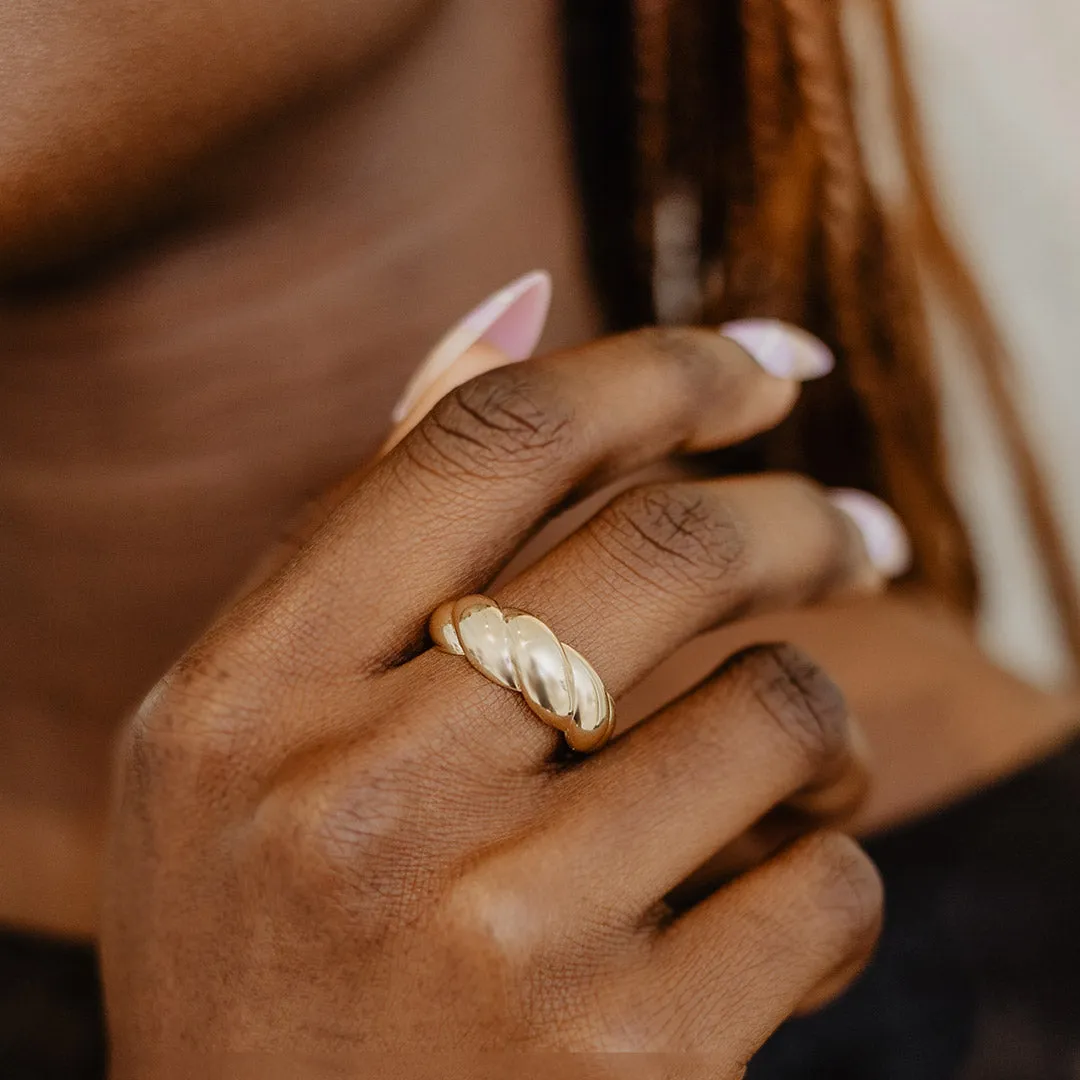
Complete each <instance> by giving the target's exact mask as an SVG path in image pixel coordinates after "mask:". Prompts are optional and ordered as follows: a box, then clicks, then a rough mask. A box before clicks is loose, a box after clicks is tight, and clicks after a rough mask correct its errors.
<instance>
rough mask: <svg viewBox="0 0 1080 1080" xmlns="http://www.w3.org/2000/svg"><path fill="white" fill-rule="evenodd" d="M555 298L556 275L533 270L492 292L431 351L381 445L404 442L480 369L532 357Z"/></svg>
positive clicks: (388, 447) (411, 382)
mask: <svg viewBox="0 0 1080 1080" xmlns="http://www.w3.org/2000/svg"><path fill="white" fill-rule="evenodd" d="M550 304H551V277H550V276H549V275H548V274H547V273H546V272H545V271H543V270H534V271H533V272H532V273H529V274H526V275H525V276H524V277H521V278H518V279H517V280H516V281H513V282H511V283H510V284H509V285H507V286H506V287H505V288H503V289H500V290H499V291H498V292H497V293H494V294H493V295H492V296H489V297H488V298H487V299H486V300H485V301H484V302H483V303H482V304H480V305H479V306H478V307H477V308H475V309H474V310H473V311H471V312H470V313H469V314H468V315H466V316H465V318H464V319H462V320H461V321H460V322H459V323H458V324H457V325H456V326H455V327H454V328H453V329H452V330H450V331H449V332H448V333H447V334H446V335H445V336H444V337H443V339H442V340H441V341H440V342H439V343H438V344H437V345H436V346H435V348H434V349H432V351H431V352H430V353H429V354H428V356H427V359H425V360H424V362H423V363H422V364H421V365H420V367H419V368H418V369H417V371H416V373H415V374H414V375H413V377H412V379H410V380H409V384H408V386H406V387H405V391H404V393H403V394H402V396H401V400H400V401H399V402H398V404H397V406H396V407H395V408H394V412H393V419H394V421H395V426H394V428H393V430H392V431H391V432H390V435H389V437H388V438H387V440H386V442H385V443H384V444H383V446H382V448H381V450H380V451H379V456H380V457H381V456H382V455H383V454H385V453H387V451H389V450H390V449H391V448H392V447H394V446H395V445H396V444H397V443H399V442H400V441H401V440H402V439H403V438H404V437H405V436H406V435H407V434H408V433H409V432H410V431H411V430H412V429H413V428H414V427H415V426H416V425H417V424H418V423H419V422H420V421H421V420H422V419H423V418H424V417H425V416H426V415H427V414H428V413H429V412H430V411H431V409H432V407H433V406H434V405H435V403H436V402H437V401H439V400H440V399H441V398H443V397H445V396H446V395H447V394H448V393H450V391H451V390H454V389H456V388H457V387H459V386H461V385H462V383H466V382H468V381H469V380H470V379H473V378H475V377H476V376H477V375H482V374H483V373H484V372H485V371H491V370H493V369H494V368H499V367H504V366H505V365H506V364H511V363H516V362H517V361H520V360H527V359H528V358H529V357H530V356H531V355H532V353H533V350H534V349H535V348H536V346H537V343H538V342H539V340H540V335H541V334H542V333H543V331H544V325H545V324H546V322H547V315H548V308H549V306H550Z"/></svg>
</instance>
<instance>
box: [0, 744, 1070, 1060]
mask: <svg viewBox="0 0 1080 1080" xmlns="http://www.w3.org/2000/svg"><path fill="white" fill-rule="evenodd" d="M868 847H869V850H870V853H871V854H872V855H873V857H874V859H875V861H876V862H877V864H878V866H879V867H880V868H881V871H882V875H883V877H884V879H885V888H886V896H887V913H886V921H885V930H884V934H883V937H882V941H881V947H880V950H879V952H878V955H877V958H876V960H875V961H874V963H873V964H872V965H871V967H870V969H869V970H868V971H867V973H866V975H864V976H863V978H862V980H861V981H860V982H859V983H858V984H857V985H856V986H855V987H854V989H853V990H851V991H850V992H849V993H848V994H847V995H846V996H845V997H844V998H842V999H841V1000H840V1001H838V1002H837V1003H836V1004H834V1005H832V1006H831V1007H829V1008H828V1009H826V1010H825V1011H823V1012H821V1013H819V1014H818V1015H816V1016H813V1017H809V1018H807V1019H803V1020H798V1021H794V1022H792V1023H791V1024H789V1025H787V1026H786V1027H785V1028H783V1029H782V1030H781V1031H780V1032H779V1033H778V1034H777V1035H776V1036H775V1037H774V1038H773V1039H772V1041H771V1042H770V1043H769V1044H768V1045H767V1046H766V1047H765V1049H764V1050H763V1051H762V1052H761V1053H760V1054H759V1055H758V1056H757V1057H756V1058H755V1059H754V1061H753V1062H752V1063H751V1066H750V1071H749V1074H748V1080H1077V1078H1078V1077H1080V743H1078V744H1075V745H1074V746H1072V747H1071V748H1070V749H1068V750H1067V751H1065V752H1064V753H1062V754H1059V755H1058V756H1056V757H1054V758H1052V759H1050V760H1048V761H1045V762H1043V763H1042V764H1040V765H1038V766H1036V767H1034V768H1032V769H1029V770H1027V771H1026V772H1024V773H1022V774H1020V775H1018V776H1016V777H1014V778H1013V779H1011V780H1008V781H1006V782H1004V783H1002V784H999V785H997V786H996V787H994V788H992V789H990V790H988V791H986V792H984V793H982V794H981V795H978V796H977V797H974V798H972V799H969V800H967V801H966V802H963V803H961V804H958V805H957V806H955V807H953V808H952V809H950V810H947V811H944V812H943V813H939V814H936V815H934V816H933V817H930V818H927V819H926V820H924V821H921V822H918V823H916V824H914V825H910V826H908V827H906V828H904V829H902V830H899V831H896V832H894V833H891V834H890V835H888V836H885V837H882V838H881V839H879V840H876V841H874V842H873V843H871V844H869V845H868ZM101 1025H102V1018H101V1006H100V1001H99V997H98V990H97V981H96V974H95V968H94V960H93V953H92V951H91V950H90V949H88V948H82V947H78V946H73V945H63V944H59V943H56V942H51V941H46V940H43V939H37V938H30V937H26V936H21V935H18V934H8V935H6V936H4V935H0V1077H2V1078H3V1080H54V1078H55V1080H61V1078H63V1080H99V1078H100V1077H102V1076H103V1075H104V1065H103V1061H104V1042H103V1038H102V1035H101V1030H102V1027H101Z"/></svg>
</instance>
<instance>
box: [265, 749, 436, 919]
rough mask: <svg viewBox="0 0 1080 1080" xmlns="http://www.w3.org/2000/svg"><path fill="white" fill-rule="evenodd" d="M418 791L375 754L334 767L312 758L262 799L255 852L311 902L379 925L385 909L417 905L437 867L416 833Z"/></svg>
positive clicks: (393, 910) (396, 910)
mask: <svg viewBox="0 0 1080 1080" xmlns="http://www.w3.org/2000/svg"><path fill="white" fill-rule="evenodd" d="M337 753H338V754H340V750H338V751H337ZM416 786H417V785H416V783H415V782H414V781H413V780H411V779H410V778H409V777H407V776H406V775H404V774H403V773H402V772H401V770H399V769H397V768H395V767H393V766H392V765H390V764H388V763H387V762H385V761H383V760H380V759H377V758H376V757H375V756H374V755H370V754H367V755H361V756H360V758H359V759H358V758H357V757H356V756H355V755H354V756H353V757H352V758H351V759H350V760H348V761H346V762H345V763H344V764H342V765H340V766H339V767H338V768H336V769H335V768H334V767H333V766H330V767H327V766H326V764H325V762H323V761H322V760H321V758H320V759H312V760H310V761H308V762H306V763H304V765H302V766H299V767H298V771H297V772H296V773H295V775H293V776H292V777H291V778H290V779H289V780H288V781H286V782H284V783H282V784H280V785H279V786H277V787H276V788H275V789H274V790H272V791H271V792H269V793H268V794H267V795H266V796H265V797H264V798H263V800H262V802H261V803H260V805H259V806H258V808H257V810H256V812H255V815H254V819H253V821H252V826H251V830H252V831H251V837H252V845H251V851H252V852H253V853H254V854H255V856H256V858H257V860H258V861H259V862H260V863H261V864H262V865H269V866H273V867H276V869H277V872H278V876H280V877H281V879H282V880H283V881H286V882H288V883H290V887H291V890H292V891H293V892H294V893H298V894H300V895H303V896H305V897H307V898H309V899H310V900H311V902H312V903H316V904H318V905H320V906H322V905H331V906H334V907H336V908H338V909H341V910H352V911H354V912H359V911H363V912H364V913H366V914H368V915H369V917H371V918H372V920H373V924H378V923H381V919H380V918H378V917H377V916H378V913H379V912H382V913H383V914H388V913H392V914H395V915H400V914H401V913H402V912H403V911H404V910H406V909H409V908H411V907H412V906H413V902H414V901H415V900H416V899H417V898H418V897H419V895H420V894H421V893H422V892H423V890H424V888H425V887H426V876H425V874H426V870H427V869H429V868H430V867H431V866H432V865H433V863H432V860H431V856H432V852H431V851H430V848H429V845H427V844H425V843H424V840H423V837H422V836H420V835H418V828H417V823H416V819H417V816H418V815H417V814H416V808H415V797H414V792H415V789H416Z"/></svg>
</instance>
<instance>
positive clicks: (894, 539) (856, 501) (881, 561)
mask: <svg viewBox="0 0 1080 1080" xmlns="http://www.w3.org/2000/svg"><path fill="white" fill-rule="evenodd" d="M829 498H830V499H831V500H832V503H833V505H834V506H836V507H837V508H838V509H839V510H842V511H843V512H844V513H845V514H847V516H848V517H849V518H851V520H852V521H854V522H855V525H856V526H857V527H858V530H859V532H860V533H862V538H863V543H864V544H865V545H866V553H867V554H868V555H869V556H870V561H871V562H872V563H873V564H874V568H875V569H876V570H877V571H878V572H879V573H881V574H883V575H884V576H885V577H887V578H895V577H899V576H900V575H901V574H903V573H904V572H905V571H906V570H907V569H908V568H909V567H910V566H911V541H910V540H909V539H908V534H907V530H906V529H905V528H904V526H903V524H902V523H901V521H900V519H899V518H898V517H897V516H896V514H895V513H894V512H893V510H892V509H890V508H889V507H888V506H886V505H885V503H883V502H882V501H881V500H880V499H875V498H874V496H873V495H867V493H866V492H865V491H854V490H852V489H851V488H837V489H836V490H834V491H831V492H829Z"/></svg>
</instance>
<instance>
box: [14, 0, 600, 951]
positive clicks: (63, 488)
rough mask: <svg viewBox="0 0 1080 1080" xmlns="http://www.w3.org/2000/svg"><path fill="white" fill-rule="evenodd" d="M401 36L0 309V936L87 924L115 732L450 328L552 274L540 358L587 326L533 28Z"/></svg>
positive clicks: (461, 7) (461, 9) (532, 12)
mask: <svg viewBox="0 0 1080 1080" xmlns="http://www.w3.org/2000/svg"><path fill="white" fill-rule="evenodd" d="M340 6H341V5H336V7H340ZM376 6H380V7H388V8H389V7H392V6H393V5H389V4H387V5H371V4H368V5H361V7H365V8H374V7H376ZM345 7H346V8H348V5H345ZM21 10H22V14H23V15H24V17H25V16H26V14H27V11H26V10H25V9H21ZM304 10H309V8H307V7H305V8H304ZM415 10H416V11H417V12H418V13H420V12H421V8H419V7H416V8H415ZM260 11H262V12H263V15H262V16H260V17H261V18H262V17H265V9H260ZM423 13H424V14H425V17H424V18H422V19H419V21H415V22H414V24H413V25H412V26H411V27H410V30H409V33H408V34H407V35H405V36H401V37H399V41H398V43H397V45H396V46H395V47H394V49H393V50H392V51H391V52H390V53H387V54H386V55H385V56H384V57H383V58H382V60H381V62H379V63H378V64H375V65H372V66H370V69H369V70H365V71H364V72H361V73H360V74H358V75H357V77H356V78H354V79H353V80H351V81H343V82H341V83H340V84H337V85H336V86H335V87H334V88H332V89H331V88H329V87H328V88H327V89H326V90H325V91H324V92H323V93H322V94H321V95H320V96H318V97H316V98H312V99H311V100H309V101H307V102H306V103H304V104H303V105H302V106H299V105H298V106H295V107H291V108H290V109H288V110H282V114H281V116H279V117H278V118H277V119H276V120H275V121H274V123H273V124H271V125H263V126H262V127H261V128H260V129H259V130H257V131H256V130H254V129H253V130H252V131H251V132H250V133H249V134H247V135H246V136H245V137H244V138H243V139H240V138H236V139H234V140H233V141H232V142H231V143H230V144H229V145H228V146H227V147H226V148H225V149H223V150H221V151H219V152H218V153H217V154H216V155H215V156H214V159H213V161H207V162H204V164H203V165H202V167H201V169H200V170H199V171H198V173H197V174H196V173H193V172H192V171H185V170H180V169H177V168H176V167H175V166H172V165H170V166H169V169H170V170H172V172H171V173H170V175H172V174H175V176H176V179H175V180H170V185H171V186H175V187H179V189H180V192H181V197H182V198H183V199H184V200H185V201H186V202H187V203H188V205H189V207H191V209H190V211H189V213H188V215H187V217H186V218H185V219H184V220H183V221H182V222H181V223H179V224H177V225H176V226H175V227H173V228H170V229H169V230H165V229H157V228H155V229H151V228H149V227H148V226H145V225H144V226H143V227H142V229H141V231H139V232H137V233H136V234H135V235H134V236H133V238H132V239H131V240H130V241H129V243H128V245H127V250H126V252H125V254H124V255H123V256H122V257H114V258H112V259H110V260H109V261H106V260H105V259H103V258H98V257H93V258H91V259H90V260H89V261H88V262H87V263H85V264H84V265H83V266H81V267H80V268H79V270H78V273H71V274H68V275H66V279H65V280H64V281H63V282H62V283H59V284H58V283H56V280H55V278H54V279H53V280H52V281H51V282H48V283H47V282H46V280H45V279H44V278H41V279H39V280H38V282H37V284H34V285H28V284H25V283H23V284H21V285H20V286H19V287H18V288H17V289H16V288H10V289H8V290H6V291H5V292H0V324H2V327H3V338H4V356H3V363H0V575H2V577H0V592H2V594H3V596H4V598H5V602H4V605H3V606H2V610H0V687H3V691H2V693H3V697H2V700H0V745H3V746H4V747H5V753H4V755H3V756H2V757H0V920H3V919H6V920H8V921H17V922H32V923H35V924H38V925H47V926H50V927H52V928H54V929H63V930H69V931H75V932H84V933H86V932H89V931H90V930H91V928H92V926H93V923H94V914H93V892H92V888H90V886H89V884H88V883H92V881H93V876H94V874H95V873H96V847H97V838H98V836H99V834H100V822H101V818H102V815H103V813H104V807H105V805H106V794H107V792H106V789H107V776H108V766H109V761H108V758H109V740H110V736H111V733H112V731H113V730H114V729H115V726H116V724H117V722H118V720H119V719H120V718H121V717H122V716H123V715H124V713H125V712H126V710H128V709H129V708H130V707H131V706H132V705H133V704H134V702H135V701H136V700H137V699H138V697H139V696H140V695H141V694H143V693H144V692H145V691H146V689H147V688H148V686H149V685H150V684H151V683H152V681H153V680H154V679H155V678H156V677H157V676H158V675H159V674H160V673H161V672H162V671H163V670H164V668H165V667H166V666H167V665H168V664H169V663H170V662H171V661H172V659H173V658H174V657H175V656H176V655H177V654H178V653H179V652H180V651H181V650H182V649H183V648H184V646H185V645H186V644H187V643H188V642H189V641H190V640H191V639H192V638H193V637H194V636H195V635H196V634H197V633H198V632H199V630H200V629H201V627H202V626H203V625H204V623H205V621H206V620H207V619H208V618H209V617H210V616H211V614H212V613H213V611H214V610H215V609H216V607H217V606H218V604H219V603H220V602H221V601H222V599H223V598H224V597H225V596H226V595H228V594H229V593H231V592H232V590H233V589H234V588H235V587H236V585H237V584H238V582H239V580H240V579H241V578H243V577H244V575H245V573H246V571H247V569H248V567H249V565H250V564H251V562H252V561H253V560H255V559H256V558H257V557H258V556H259V554H260V553H261V552H262V551H263V549H264V548H266V547H267V546H268V545H269V544H270V543H271V542H272V541H274V540H275V539H276V538H277V536H278V535H279V534H280V532H281V530H282V529H283V528H284V526H285V525H286V523H287V522H288V521H289V520H290V519H291V518H292V517H293V516H294V515H295V513H296V512H297V511H298V509H299V508H300V506H301V505H302V504H303V503H304V501H305V500H306V499H308V498H310V497H312V496H314V495H315V494H316V493H317V492H318V491H319V490H320V489H321V488H322V487H324V486H326V485H329V484H331V483H333V482H334V481H335V480H337V479H338V478H339V477H340V476H342V475H343V474H344V473H346V472H348V471H349V470H350V469H351V468H353V467H355V466H356V465H357V464H358V463H360V462H361V461H363V460H364V459H365V458H367V457H368V456H369V455H370V454H371V453H372V452H373V451H374V449H375V448H376V447H377V446H378V444H379V442H380V441H381V440H382V438H383V437H384V436H385V434H386V431H387V428H388V426H389V418H390V410H391V406H392V404H393V402H394V400H395V398H396V396H397V394H398V393H399V391H400V389H401V388H402V386H403V385H404V383H405V381H406V379H407V378H408V376H409V374H410V373H411V370H412V369H413V367H415V366H416V364H417V363H418V362H419V361H420V359H421V358H422V356H423V354H424V352H425V351H426V350H427V349H428V348H429V347H430V346H431V345H432V344H433V343H434V342H435V340H437V338H438V337H439V336H440V335H441V334H442V332H443V331H444V330H445V329H446V328H447V326H449V325H450V324H451V323H453V322H454V321H456V319H458V318H459V317H460V316H461V315H462V314H463V313H464V312H466V311H467V310H469V309H470V308H471V307H472V306H473V305H474V304H475V303H476V302H477V301H478V300H480V299H482V297H483V296H484V295H485V294H486V293H488V292H490V291H491V290H492V289H494V288H496V287H498V286H500V285H502V284H505V283H506V282H507V281H509V280H511V279H512V278H514V277H516V276H518V275H519V274H520V273H522V272H523V271H526V270H529V269H532V268H533V267H535V266H546V267H547V268H548V269H550V270H551V271H552V273H553V275H554V276H555V277H556V279H557V280H558V281H559V283H560V284H559V296H558V298H557V303H556V308H555V312H554V314H553V318H552V321H551V324H550V327H549V332H548V335H547V336H546V338H545V347H558V346H559V345H565V344H569V343H572V342H577V341H582V340H585V339H587V338H590V337H593V336H595V335H596V334H597V333H598V331H599V321H598V318H597V315H596V309H595V305H594V303H593V300H592V295H591V291H590V289H589V286H588V284H587V281H586V277H585V271H584V260H583V256H582V253H581V247H580V234H581V225H580V215H579V211H578V208H577V205H576V200H575V191H574V184H573V178H572V175H571V169H570V166H569V155H568V151H567V136H566V131H565V126H564V107H563V103H562V101H561V97H560V83H559V79H560V70H559V57H558V53H557V48H556V42H557V26H556V22H555V15H556V11H555V8H554V6H553V5H551V4H550V3H548V0H525V2H522V3H520V4H518V3H515V4H514V5H498V6H496V7H493V6H492V5H490V4H489V3H487V2H486V0H469V2H460V3H446V4H443V5H441V6H440V7H438V8H437V9H434V8H431V6H430V5H428V7H427V8H424V9H423ZM73 17H74V16H73ZM12 18H13V16H12V15H11V14H10V12H8V11H7V10H6V9H5V12H4V13H3V15H0V20H8V21H7V23H6V26H5V31H7V30H10V27H11V26H12V25H13V24H12V22H11V19H12ZM256 21H258V20H256ZM319 25H320V26H322V24H321V23H320V24H319ZM341 32H342V33H344V31H341ZM545 42H547V43H548V45H549V47H548V48H545V47H544V43H545ZM6 47H7V46H5V48H6ZM170 56H173V54H170ZM174 60H175V58H174ZM275 92H276V91H275ZM267 93H269V91H267ZM270 100H271V98H269V97H267V98H266V100H264V102H263V105H262V108H263V109H266V108H267V107H268V105H267V103H268V102H269V101H270ZM44 101H45V96H44V95H43V96H42V105H41V106H40V107H39V112H40V114H41V115H42V116H43V117H47V116H48V110H47V109H45V106H44ZM131 107H132V108H135V106H134V105H132V106H131ZM68 108H69V109H71V108H72V106H71V104H70V102H69V103H68ZM86 113H87V116H86V117H85V118H84V119H85V124H86V130H87V131H89V130H91V129H92V126H93V124H94V123H96V121H95V119H94V115H93V113H92V111H91V110H89V109H87V110H86ZM41 122H42V123H43V124H44V123H51V122H52V120H51V119H45V118H43V119H42V121H41ZM65 122H67V123H71V122H73V121H71V120H70V119H69V120H67V121H65ZM102 130H108V128H107V127H106V128H102ZM136 141H137V140H136ZM80 145H81V144H80ZM118 152H119V151H117V153H118ZM65 153H67V151H65ZM130 153H131V154H133V155H136V157H137V156H138V155H139V154H143V155H149V153H150V150H148V149H147V148H146V147H144V146H142V145H139V146H134V145H133V146H132V147H131V148H130ZM64 160H67V158H65V159H64ZM134 160H135V158H134V157H133V158H129V159H128V165H129V166H130V165H131V162H132V161H134ZM155 167H159V166H155ZM68 169H69V171H68V172H67V173H66V174H65V176H66V179H71V180H72V183H73V184H75V187H74V188H73V190H80V189H78V187H77V183H76V178H77V177H78V176H84V177H87V176H89V177H90V178H89V180H87V181H86V184H87V185H88V186H86V187H84V188H83V189H81V192H82V194H80V195H79V198H80V199H81V198H84V197H85V199H87V200H89V199H90V198H91V195H92V196H93V198H96V199H101V198H104V196H103V195H102V191H104V187H103V188H102V191H97V189H96V188H95V187H94V184H95V183H97V181H95V180H94V178H93V176H90V173H89V172H88V171H87V170H86V168H85V167H84V163H82V164H79V165H78V166H77V165H76V163H75V162H69V164H68ZM80 170H81V171H80ZM120 171H123V170H121V169H119V167H118V168H117V172H120ZM9 175H13V174H9ZM65 182H66V181H65ZM3 183H4V190H10V188H9V186H8V183H9V181H8V179H6V178H5V180H4V181H3ZM105 186H107V185H105ZM91 189H93V191H97V194H93V193H92V191H91ZM107 194H108V198H110V199H113V200H114V201H115V205H117V206H121V205H123V204H124V203H125V197H124V196H123V195H122V194H121V193H120V192H116V191H112V190H111V189H110V190H109V192H108V193H107ZM43 199H44V197H43ZM43 199H42V200H41V201H39V202H38V204H37V205H38V206H39V207H44V206H45V202H44V201H43ZM5 205H6V206H7V205H9V204H7V203H6V202H5ZM86 205H89V202H87V203H86ZM5 212H7V211H5ZM56 220H58V219H57V218H56V216H55V214H54V215H53V217H52V218H50V217H49V215H48V214H47V213H45V212H44V211H42V214H41V215H40V216H39V217H38V218H37V219H35V220H33V221H32V220H31V219H30V218H29V217H28V218H26V219H25V221H24V222H23V224H22V226H21V228H22V233H21V235H22V236H23V237H29V236H30V235H31V234H32V233H33V232H35V230H37V231H38V233H39V234H40V230H41V229H43V228H46V227H48V228H52V226H51V225H49V224H48V223H49V221H52V222H55V221H56ZM80 220H81V218H80ZM58 235H59V234H58ZM12 250H14V249H13V248H9V249H8V251H9V252H11V251H12ZM60 853H62V855H61V854H60ZM50 867H51V868H52V870H51V871H50V872H52V873H53V874H54V878H53V879H52V880H49V881H46V880H45V877H44V875H45V873H46V871H47V870H49V868H50ZM57 877H59V878H61V879H63V880H56V878H57ZM58 898H59V899H58Z"/></svg>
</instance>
